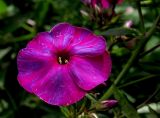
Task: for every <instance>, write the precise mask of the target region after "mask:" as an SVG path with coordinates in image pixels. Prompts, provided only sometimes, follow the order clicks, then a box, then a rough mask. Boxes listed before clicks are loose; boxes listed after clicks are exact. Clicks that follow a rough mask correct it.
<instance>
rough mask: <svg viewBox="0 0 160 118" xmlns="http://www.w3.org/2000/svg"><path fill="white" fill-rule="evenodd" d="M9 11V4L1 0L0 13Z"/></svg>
mask: <svg viewBox="0 0 160 118" xmlns="http://www.w3.org/2000/svg"><path fill="white" fill-rule="evenodd" d="M6 12H7V5H6V3H5V2H4V1H3V0H0V15H1V14H4V13H6Z"/></svg>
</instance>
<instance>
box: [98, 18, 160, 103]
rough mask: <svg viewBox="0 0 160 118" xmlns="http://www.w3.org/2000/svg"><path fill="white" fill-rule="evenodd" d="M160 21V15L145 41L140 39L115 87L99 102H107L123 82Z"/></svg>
mask: <svg viewBox="0 0 160 118" xmlns="http://www.w3.org/2000/svg"><path fill="white" fill-rule="evenodd" d="M159 20H160V15H159V16H158V17H157V19H156V20H155V22H154V24H153V26H152V27H151V28H150V30H149V31H148V32H147V33H146V35H144V37H143V39H139V40H140V41H139V44H138V45H137V47H136V49H135V50H134V51H133V53H132V55H131V57H130V59H129V60H128V62H127V63H126V65H125V66H124V68H123V69H122V71H121V72H120V74H119V75H118V76H117V78H116V79H115V81H114V83H113V85H112V86H111V87H110V88H109V89H108V90H107V91H106V92H105V93H104V94H103V96H102V97H101V98H100V99H99V101H102V100H105V99H107V98H109V97H110V96H111V95H112V93H113V88H114V86H115V85H117V84H118V83H119V82H120V81H121V79H122V78H123V77H124V76H125V74H127V72H128V70H129V68H130V67H131V66H132V64H133V63H134V61H135V60H136V59H137V57H138V56H139V53H140V51H141V49H142V48H143V46H144V45H145V44H146V43H147V41H148V40H149V39H150V37H151V36H152V33H153V32H154V30H155V29H156V26H157V24H158V22H159Z"/></svg>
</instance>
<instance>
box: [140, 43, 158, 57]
mask: <svg viewBox="0 0 160 118" xmlns="http://www.w3.org/2000/svg"><path fill="white" fill-rule="evenodd" d="M159 47H160V44H158V45H156V46H154V47H153V48H151V49H149V50H147V51H146V52H143V53H141V54H140V58H142V57H144V56H145V55H147V54H148V53H150V52H152V51H154V50H155V49H156V48H159Z"/></svg>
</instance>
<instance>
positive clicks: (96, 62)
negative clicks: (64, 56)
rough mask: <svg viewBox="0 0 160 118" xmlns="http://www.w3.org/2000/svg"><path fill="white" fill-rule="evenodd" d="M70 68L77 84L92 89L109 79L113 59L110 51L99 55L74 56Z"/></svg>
mask: <svg viewBox="0 0 160 118" xmlns="http://www.w3.org/2000/svg"><path fill="white" fill-rule="evenodd" d="M70 64H71V65H70V69H71V72H72V74H73V76H74V80H75V82H76V84H77V85H78V86H79V87H80V88H82V89H84V90H91V89H93V88H94V87H96V86H97V85H99V84H101V83H103V82H104V81H105V80H107V79H108V77H109V75H110V72H111V59H110V56H109V54H108V52H105V53H104V54H103V55H100V56H97V57H93V58H92V57H80V56H77V57H72V60H71V62H70Z"/></svg>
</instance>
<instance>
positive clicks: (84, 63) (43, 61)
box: [17, 23, 111, 106]
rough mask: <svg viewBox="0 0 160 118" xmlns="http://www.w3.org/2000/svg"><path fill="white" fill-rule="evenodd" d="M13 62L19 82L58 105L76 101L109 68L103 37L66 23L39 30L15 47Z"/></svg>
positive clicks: (104, 79) (107, 73)
mask: <svg viewBox="0 0 160 118" xmlns="http://www.w3.org/2000/svg"><path fill="white" fill-rule="evenodd" d="M17 64H18V81H19V83H20V85H21V86H22V87H23V88H24V89H25V90H27V91H28V92H30V93H33V94H35V95H37V96H38V97H39V98H40V99H42V100H43V101H45V102H47V103H48V104H51V105H58V106H66V105H70V104H73V103H75V102H77V101H79V100H80V99H82V98H83V97H84V96H85V94H86V93H87V92H88V91H89V90H91V89H93V88H95V87H96V86H97V85H99V84H101V83H103V82H104V81H106V80H107V79H108V77H109V74H110V72H111V59H110V55H109V53H108V52H107V51H106V42H105V39H104V38H103V37H102V36H96V35H95V34H93V33H92V32H91V31H89V30H88V29H85V28H81V27H75V26H72V25H70V24H69V23H60V24H57V25H55V26H54V27H53V28H52V29H51V30H50V31H49V32H41V33H39V34H38V35H37V36H36V37H35V38H34V39H33V40H31V41H30V42H29V43H28V44H27V46H26V48H24V49H22V50H20V51H19V53H18V57H17Z"/></svg>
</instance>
